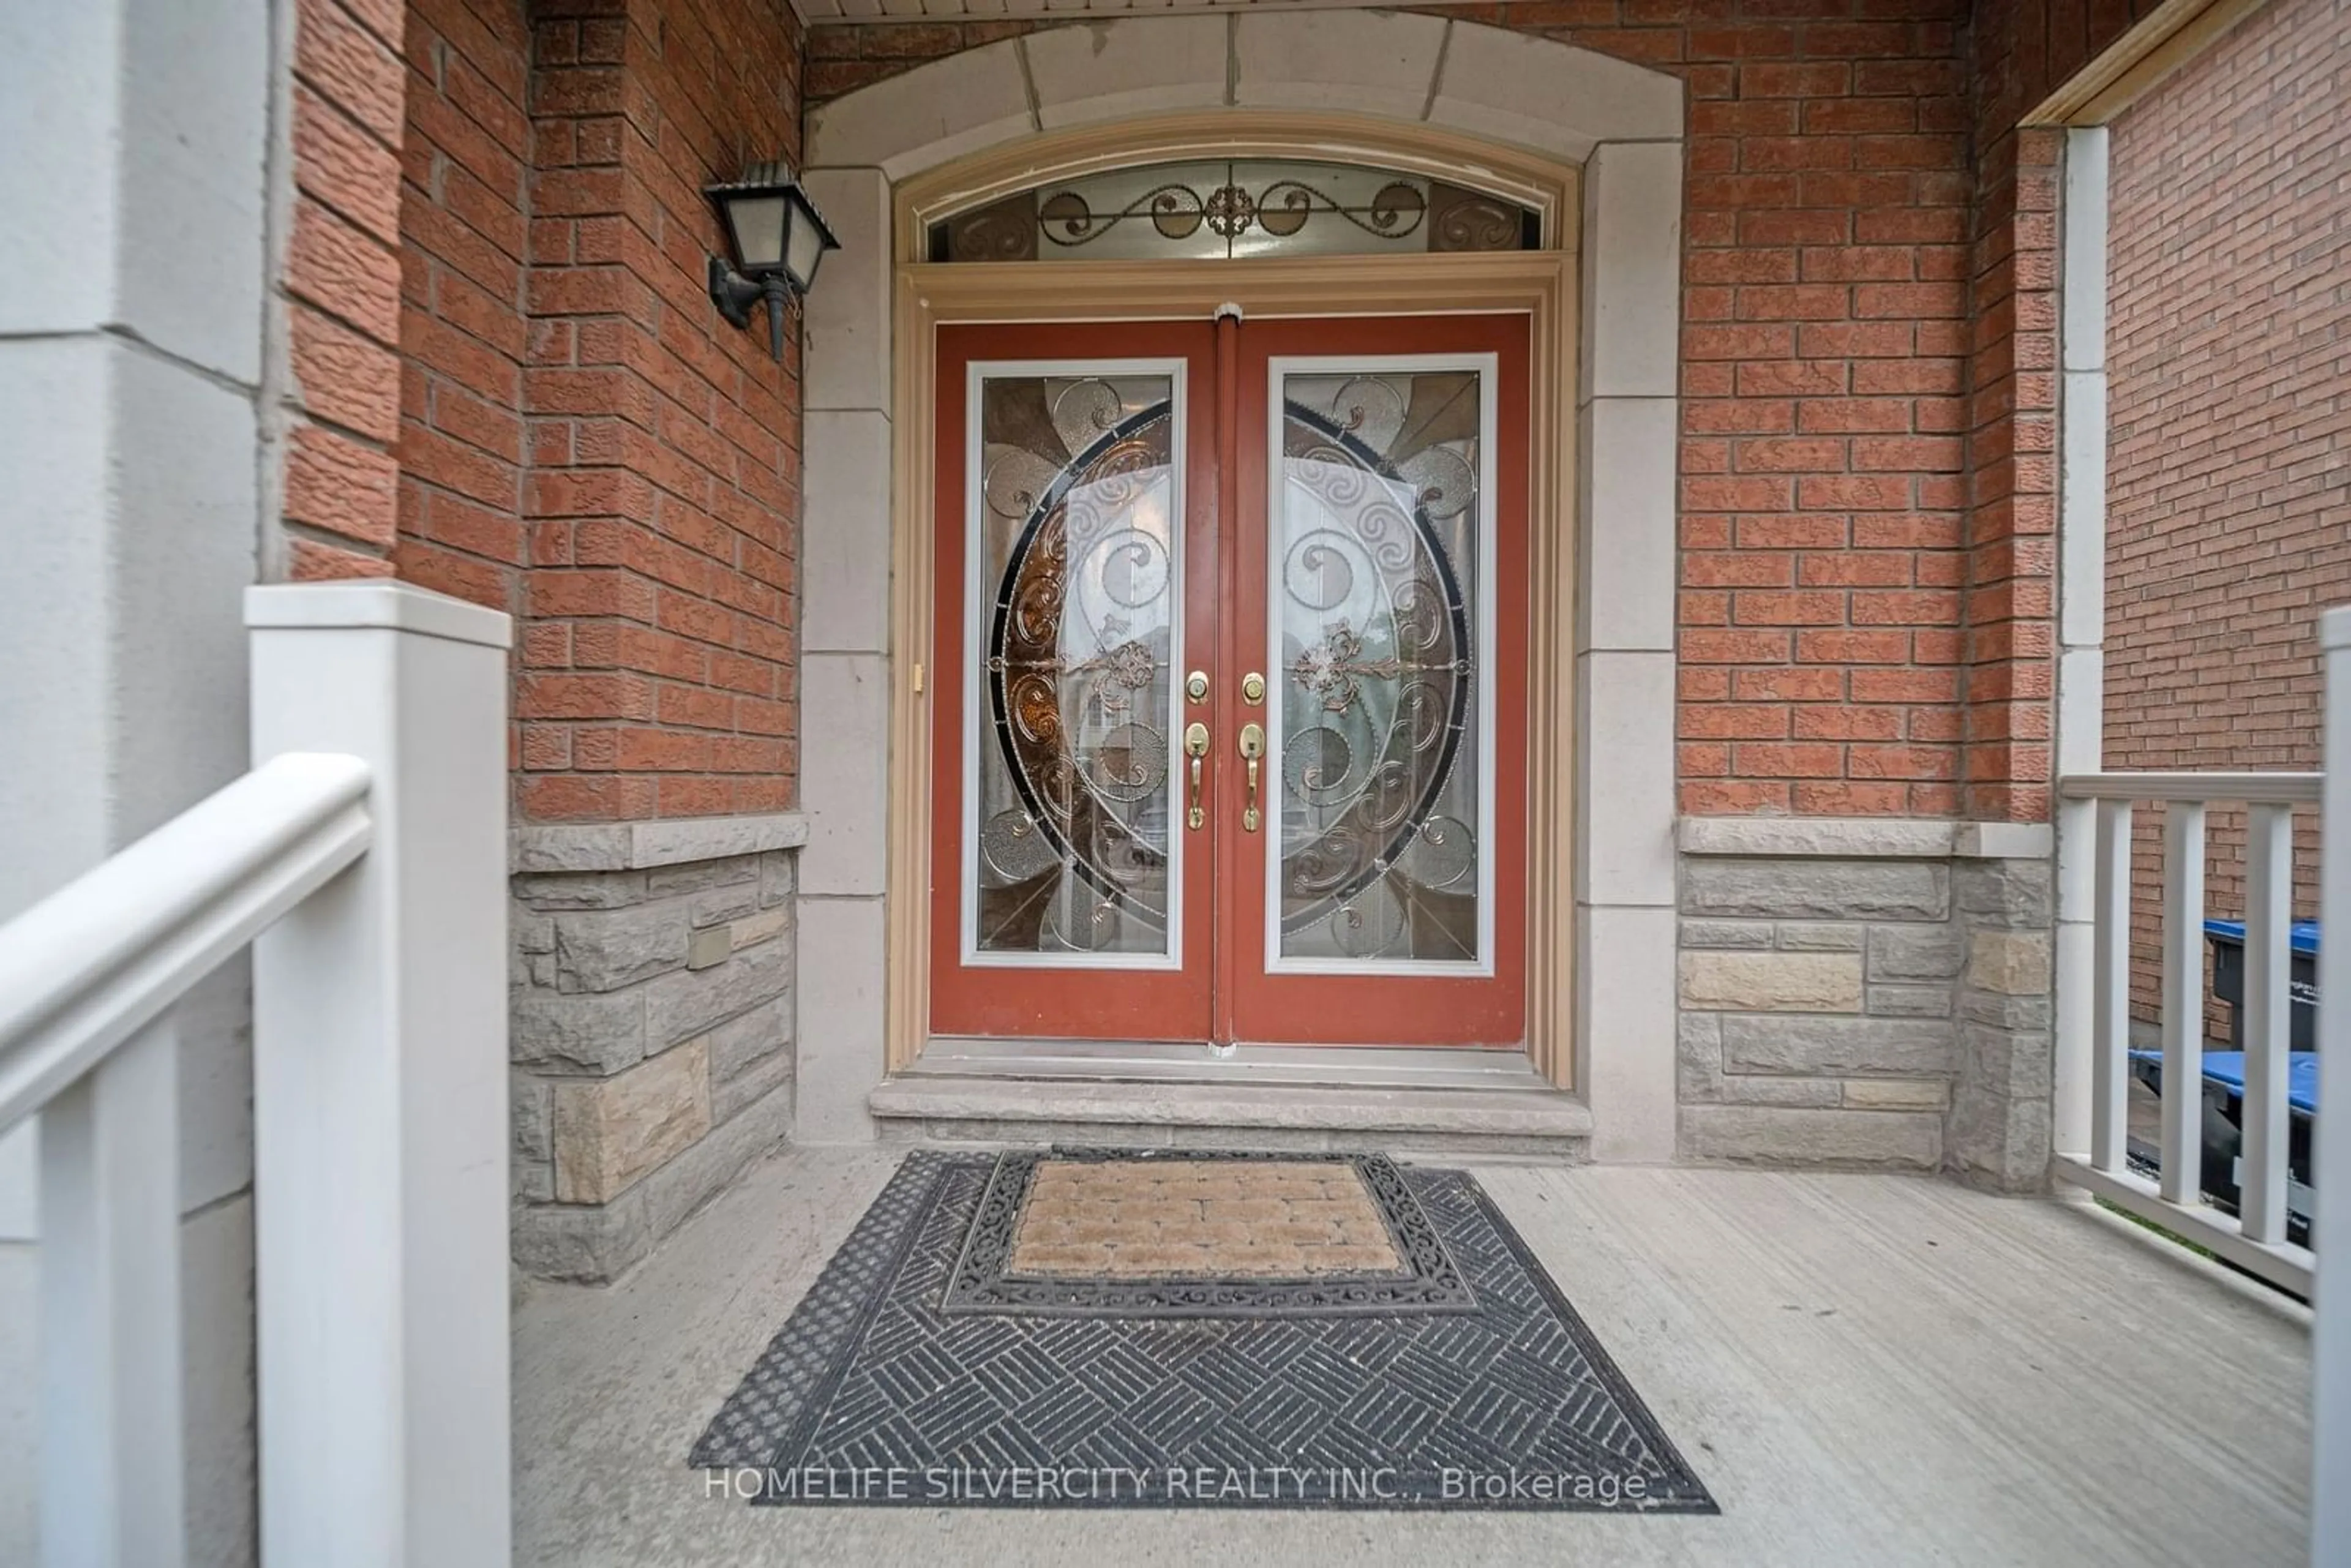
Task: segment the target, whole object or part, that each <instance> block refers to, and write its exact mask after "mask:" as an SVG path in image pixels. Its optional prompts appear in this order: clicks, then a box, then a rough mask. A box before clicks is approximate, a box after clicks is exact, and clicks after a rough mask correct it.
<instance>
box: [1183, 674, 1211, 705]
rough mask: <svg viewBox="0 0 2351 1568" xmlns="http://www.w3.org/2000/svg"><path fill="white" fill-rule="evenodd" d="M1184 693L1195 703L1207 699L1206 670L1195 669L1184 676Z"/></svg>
mask: <svg viewBox="0 0 2351 1568" xmlns="http://www.w3.org/2000/svg"><path fill="white" fill-rule="evenodd" d="M1184 695H1186V696H1187V697H1190V698H1191V699H1192V700H1193V701H1194V702H1196V703H1204V702H1207V700H1208V672H1207V671H1206V670H1195V671H1193V672H1192V673H1191V674H1188V675H1186V676H1185V677H1184Z"/></svg>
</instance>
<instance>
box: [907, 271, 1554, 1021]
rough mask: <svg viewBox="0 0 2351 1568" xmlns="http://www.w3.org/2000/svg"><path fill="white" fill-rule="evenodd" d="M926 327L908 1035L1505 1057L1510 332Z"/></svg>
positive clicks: (1522, 680)
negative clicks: (919, 1030) (926, 863)
mask: <svg viewBox="0 0 2351 1568" xmlns="http://www.w3.org/2000/svg"><path fill="white" fill-rule="evenodd" d="M938 344H939V346H938V379H937V383H936V384H937V387H938V394H937V395H938V403H937V409H936V416H937V424H936V429H937V450H936V455H935V460H936V464H937V481H936V495H937V503H938V510H937V518H936V525H937V533H936V549H937V552H938V553H937V559H936V566H935V580H936V582H937V585H938V588H937V605H936V615H937V620H936V626H935V650H936V652H935V678H934V679H933V680H932V681H931V682H930V683H929V691H930V696H929V699H928V700H929V701H930V703H931V705H932V713H931V719H932V723H933V724H934V726H935V729H934V735H933V756H934V758H935V770H934V774H933V800H934V806H933V821H932V827H931V831H932V834H933V841H932V857H931V865H932V883H931V921H932V926H931V976H930V979H931V1030H932V1032H933V1033H934V1034H935V1035H942V1036H971V1035H979V1036H998V1037H1015V1038H1018V1037H1061V1038H1079V1039H1091V1040H1200V1041H1214V1042H1217V1043H1224V1042H1228V1041H1237V1040H1238V1041H1249V1042H1268V1043H1277V1042H1278V1043H1292V1044H1313V1043H1348V1044H1375V1045H1504V1044H1515V1043H1517V1042H1518V1041H1520V1040H1522V1039H1523V1038H1524V1036H1525V1010H1526V1009H1525V990H1526V986H1525V965H1526V886H1527V875H1526V863H1525V848H1526V841H1527V835H1526V815H1527V780H1526V760H1527V744H1526V710H1527V605H1528V598H1529V595H1528V588H1527V584H1528V570H1527V515H1528V442H1529V414H1528V390H1527V365H1528V319H1527V318H1526V317H1525V316H1523V315H1509V316H1503V315H1495V316H1486V315H1462V316H1430V317H1412V318H1350V319H1332V320H1307V319H1278V320H1270V321H1268V320H1256V319H1252V320H1249V321H1247V322H1246V323H1244V322H1242V321H1240V320H1238V319H1235V318H1233V317H1232V316H1230V315H1227V316H1225V317H1223V318H1221V319H1218V320H1217V321H1215V322H1213V323H1210V322H1165V321H1161V322H1112V323H1084V324H1071V323H1059V322H1057V323H1043V324H1024V325H1007V326H972V327H952V328H945V329H941V330H940V333H939V339H938Z"/></svg>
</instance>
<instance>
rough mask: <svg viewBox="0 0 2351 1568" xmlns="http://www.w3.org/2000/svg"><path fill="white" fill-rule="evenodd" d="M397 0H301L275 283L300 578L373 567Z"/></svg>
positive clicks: (386, 484) (389, 510) (389, 292)
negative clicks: (281, 248)
mask: <svg viewBox="0 0 2351 1568" xmlns="http://www.w3.org/2000/svg"><path fill="white" fill-rule="evenodd" d="M399 39H400V0H301V3H300V5H298V7H297V8H296V14H295V26H294V83H293V93H292V102H291V112H292V121H293V124H292V141H293V148H294V202H293V211H292V215H291V225H290V227H289V230H288V233H287V246H286V259H285V273H284V279H283V289H284V294H285V298H286V321H287V358H288V361H289V362H288V371H289V374H288V378H287V388H286V394H285V403H284V408H285V416H286V437H285V439H286V447H285V455H286V465H285V485H286V488H285V494H284V497H283V502H282V507H281V510H282V513H283V516H284V519H285V523H286V531H287V545H286V548H287V558H286V563H285V570H286V571H287V575H288V576H291V577H294V578H297V579H310V578H339V577H380V576H384V575H387V574H389V573H390V571H391V570H392V566H391V563H390V562H389V561H388V560H387V559H385V558H386V557H387V556H388V555H389V553H390V551H391V549H392V538H393V534H394V507H393V473H394V464H393V458H392V444H393V443H394V442H395V441H396V440H397V439H398V436H399V418H400V392H399V385H400V358H399V351H398V350H399V343H400V260H399V247H400V239H401V235H400V223H399V204H400V162H399V150H400V144H401V129H402V122H401V90H402V83H401V66H400V57H399V52H398V50H399Z"/></svg>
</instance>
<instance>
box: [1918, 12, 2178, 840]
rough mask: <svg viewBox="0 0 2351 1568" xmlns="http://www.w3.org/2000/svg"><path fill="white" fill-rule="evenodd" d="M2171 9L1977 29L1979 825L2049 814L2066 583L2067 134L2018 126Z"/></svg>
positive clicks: (1973, 697)
mask: <svg viewBox="0 0 2351 1568" xmlns="http://www.w3.org/2000/svg"><path fill="white" fill-rule="evenodd" d="M2154 5H2155V0H2065V3H2064V4H2051V3H2049V0H1983V3H1982V4H1981V5H1979V6H1978V7H1977V9H1976V13H1975V16H1974V22H1973V27H1972V33H1973V37H1972V54H1971V58H1970V66H1971V73H1970V74H1971V76H1972V78H1973V80H1974V83H1975V91H1976V99H1975V146H1976V148H1977V163H1976V202H1975V214H1974V225H1973V230H1972V235H1971V238H1972V242H1973V253H1972V256H1971V257H1970V265H1969V271H1968V276H1969V280H1970V299H1969V314H1970V319H1971V325H1972V331H1971V334H1970V373H1969V406H1968V416H1967V429H1968V482H1969V494H1968V536H1967V551H1968V584H1969V588H1968V595H1969V597H1968V616H1967V626H1968V636H1967V648H1966V663H1967V703H1968V709H1967V713H1968V754H1967V758H1968V765H1967V783H1966V788H1965V789H1964V790H1963V792H1962V804H1963V806H1964V809H1965V810H1966V813H1967V814H1968V815H1969V816H1970V817H1987V818H1995V819H1998V818H2008V819H2011V820H2016V821H2041V820H2043V819H2045V818H2046V817H2047V816H2048V814H2049V807H2050V785H2051V778H2052V770H2053V763H2054V756H2053V744H2052V742H2053V734H2054V728H2055V725H2054V713H2053V703H2054V698H2055V684H2054V675H2055V667H2054V664H2053V659H2054V658H2055V656H2056V625H2055V619H2054V617H2055V608H2056V582H2057V551H2056V533H2057V457H2056V454H2057V288H2058V245H2057V240H2058V193H2059V187H2060V185H2061V183H2062V181H2063V178H2064V134H2063V132H2061V131H2054V130H2049V129H2045V128H2043V129H2020V128H2019V127H2018V125H2017V121H2018V120H2020V119H2021V118H2022V116H2023V115H2024V114H2026V113H2027V112H2029V111H2030V110H2032V109H2033V108H2034V107H2036V106H2037V105H2039V104H2040V103H2041V102H2042V100H2043V99H2046V98H2047V97H2048V96H2049V95H2050V94H2051V93H2052V92H2053V91H2054V90H2055V89H2057V88H2058V87H2059V86H2060V85H2062V84H2063V83H2064V81H2065V80H2066V78H2069V77H2071V76H2072V75H2074V72H2076V71H2078V70H2080V69H2081V68H2083V67H2084V66H2085V65H2087V64H2088V63H2089V62H2090V60H2091V59H2092V58H2093V57H2095V56H2096V55H2097V53H2098V52H2099V51H2100V50H2102V49H2104V48H2105V47H2106V46H2107V45H2109V44H2111V43H2112V42H2114V40H2115V39H2116V38H2117V37H2121V36H2122V34H2123V33H2124V32H2125V31H2126V30H2127V29H2128V28H2129V26H2130V25H2131V23H2132V22H2133V21H2134V20H2135V19H2136V17H2137V16H2142V15H2144V14H2145V13H2147V11H2149V10H2152V9H2153V8H2154Z"/></svg>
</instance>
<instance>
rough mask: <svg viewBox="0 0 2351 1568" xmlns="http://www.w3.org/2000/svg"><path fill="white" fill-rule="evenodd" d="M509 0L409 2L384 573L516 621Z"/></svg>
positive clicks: (515, 225)
mask: <svg viewBox="0 0 2351 1568" xmlns="http://www.w3.org/2000/svg"><path fill="white" fill-rule="evenodd" d="M524 11H525V5H524V3H523V0H471V3H469V0H410V4H409V6H408V19H407V20H408V26H407V62H408V73H409V74H408V137H407V142H406V145H405V146H404V147H403V148H402V152H401V164H402V178H403V183H402V191H401V195H402V201H401V211H400V220H401V242H402V243H401V319H400V339H401V349H402V355H403V363H402V367H401V398H400V403H401V430H400V542H399V547H398V549H397V550H396V551H395V552H394V556H393V559H394V560H395V562H396V563H397V564H398V566H399V569H400V575H401V576H402V577H403V578H405V579H407V580H410V581H412V582H416V583H421V584H422V585H423V586H424V587H426V588H432V589H437V590H439V591H441V592H444V593H453V594H455V595H457V596H458V597H459V598H462V599H470V600H473V601H475V602H476V603H480V604H486V605H488V606H490V608H492V609H494V610H503V611H505V612H508V613H509V614H517V613H519V612H521V610H522V607H523V606H522V591H521V590H522V578H523V567H524V565H525V561H526V556H525V553H524V549H523V530H522V523H521V520H520V517H519V515H518V514H519V510H520V507H521V504H522V474H523V450H522V436H523V430H522V417H521V414H520V413H519V410H520V408H521V400H522V360H523V349H524V342H525V334H526V323H525V320H524V316H523V303H522V301H523V274H524V267H525V264H526V260H527V254H526V253H527V246H526V226H525V221H524V217H523V213H524V210H525V205H526V203H527V200H528V193H527V191H526V189H525V182H526V179H527V177H528V167H529V158H530V124H529V120H528V117H527V114H526V109H525V105H526V100H527V98H528V82H529V76H530V26H529V24H528V22H527V21H526V20H525V19H524Z"/></svg>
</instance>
